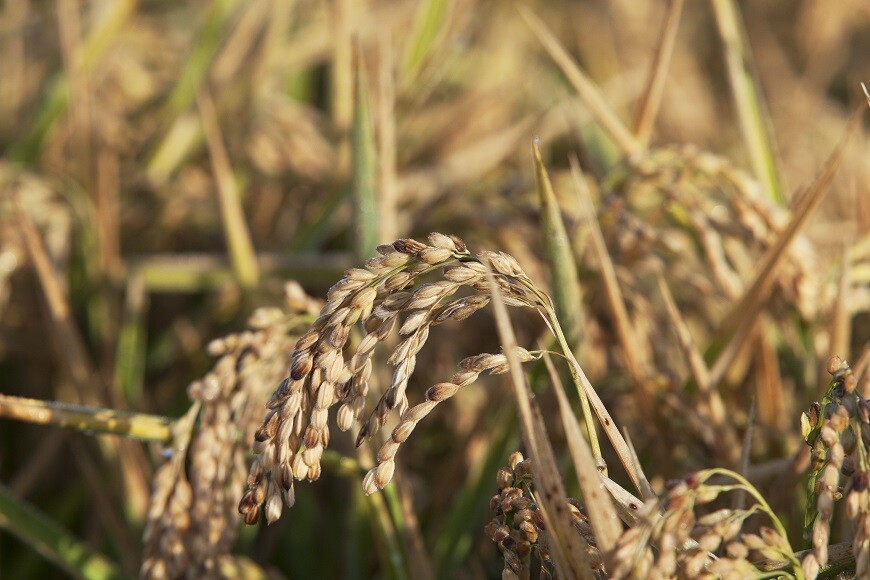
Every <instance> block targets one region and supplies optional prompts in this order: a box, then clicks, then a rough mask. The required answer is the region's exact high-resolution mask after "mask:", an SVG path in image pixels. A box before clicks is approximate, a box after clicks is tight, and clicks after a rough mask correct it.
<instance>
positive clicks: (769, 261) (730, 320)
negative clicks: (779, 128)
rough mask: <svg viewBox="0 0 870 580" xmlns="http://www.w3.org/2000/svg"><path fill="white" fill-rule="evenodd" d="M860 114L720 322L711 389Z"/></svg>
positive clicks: (748, 327)
mask: <svg viewBox="0 0 870 580" xmlns="http://www.w3.org/2000/svg"><path fill="white" fill-rule="evenodd" d="M861 113H863V111H858V112H856V113H855V115H853V116H852V120H851V122H850V123H849V127H848V129H847V130H846V134H845V135H844V137H843V139H841V141H840V143H839V144H838V145H837V147H836V149H834V151H833V152H832V153H831V155H830V156H829V157H828V159H827V161H825V163H824V165H823V166H822V169H821V172H820V173H819V175H818V176H817V177H816V179H815V180H814V181H813V183H812V184H811V185H810V186H809V188H807V190H806V191H805V192H804V193H803V194H802V195H800V196H798V197H797V199H796V200H795V202H794V208H793V209H792V215H791V219H790V220H789V222H788V224H787V225H786V226H785V228H784V229H783V230H782V232H781V233H780V235H779V237H778V238H777V239H776V241H775V242H774V243H773V245H771V246H770V248H769V249H768V250H767V252H766V253H765V255H764V256H763V257H762V259H761V261H760V262H759V264H758V268H757V269H756V273H755V277H754V278H753V281H752V284H750V285H749V287H748V288H747V289H746V291H745V292H744V294H743V297H742V298H741V299H740V300H739V301H738V302H737V303H736V304H735V305H734V307H733V308H732V310H731V312H730V313H729V315H728V316H727V317H726V318H725V320H724V321H723V323H722V326H721V328H720V330H719V333H718V340H717V341H716V342H714V344H713V346H712V350H710V349H708V353H709V354H710V355H712V356H714V357H715V361H716V362H715V363H714V364H713V367H712V368H711V370H710V384H711V386H713V387H715V386H716V385H718V384H719V382H720V381H721V380H722V378H723V377H724V376H725V373H726V372H727V370H728V368H729V367H730V366H731V364H732V363H733V362H734V359H735V358H736V357H737V355H738V354H739V352H740V350H741V348H742V346H743V344H744V342H745V341H746V340H747V339H748V338H749V335H750V331H751V330H752V328H753V326H754V325H755V322H756V320H757V318H758V315H759V313H760V312H761V309H762V307H763V306H764V302H765V301H766V300H767V298H768V297H769V295H770V291H771V289H772V288H773V284H774V282H775V281H776V274H777V272H778V271H779V266H780V265H781V263H782V260H783V258H784V257H785V255H786V250H787V249H788V247H789V245H790V244H791V242H792V240H794V238H795V237H796V236H797V235H798V233H799V232H800V231H801V230H802V229H803V227H804V226H805V225H806V223H807V220H808V219H809V217H810V216H811V215H812V213H813V212H814V211H815V209H816V208H817V207H818V206H819V204H820V203H821V201H822V199H823V198H824V196H825V194H826V193H827V190H828V185H830V183H831V181H832V180H833V178H834V175H835V174H836V172H837V168H838V167H839V166H840V161H842V158H843V151H844V150H845V148H846V145H847V143H848V142H849V139H850V138H851V137H852V135H854V134H855V132H856V131H857V129H858V127H859V126H860V121H861ZM719 345H724V346H722V347H721V351H719V349H718V346H719ZM708 356H709V355H708Z"/></svg>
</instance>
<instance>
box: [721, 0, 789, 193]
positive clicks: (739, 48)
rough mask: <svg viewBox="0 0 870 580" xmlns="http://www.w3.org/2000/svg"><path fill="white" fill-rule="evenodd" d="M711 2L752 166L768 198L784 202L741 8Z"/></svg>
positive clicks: (723, 0)
mask: <svg viewBox="0 0 870 580" xmlns="http://www.w3.org/2000/svg"><path fill="white" fill-rule="evenodd" d="M711 4H712V6H713V13H714V15H715V19H716V27H717V29H718V30H719V37H720V39H721V40H722V45H723V49H724V51H725V65H726V66H727V68H728V79H729V81H730V82H731V93H732V95H733V97H734V104H735V105H736V107H737V117H738V120H739V122H740V129H741V132H742V133H743V142H744V143H745V144H746V150H747V153H748V155H749V161H750V163H751V165H752V170H753V172H754V173H755V177H756V178H757V179H758V180H759V181H760V182H761V184H762V186H763V187H764V189H765V191H766V192H767V195H768V196H769V197H770V199H771V200H773V201H774V202H776V203H778V204H779V205H786V199H785V194H784V191H783V185H782V178H781V174H780V171H779V167H778V165H777V156H776V152H775V151H774V144H773V138H772V130H771V127H770V114H769V113H768V112H767V108H766V106H765V103H764V96H763V95H762V93H761V84H760V83H759V81H758V76H757V74H756V72H755V68H754V63H753V58H752V52H751V50H750V47H749V41H748V39H747V37H746V31H745V30H744V29H743V22H742V19H741V16H740V9H739V7H738V6H737V3H736V2H735V1H734V0H711Z"/></svg>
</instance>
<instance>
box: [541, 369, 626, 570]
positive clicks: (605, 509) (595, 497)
mask: <svg viewBox="0 0 870 580" xmlns="http://www.w3.org/2000/svg"><path fill="white" fill-rule="evenodd" d="M544 363H545V364H546V365H547V371H548V372H549V374H550V381H551V382H552V385H553V391H554V392H555V393H556V400H557V401H558V403H559V416H560V417H561V419H562V426H563V427H564V429H565V438H566V439H567V441H568V450H569V451H570V452H571V459H572V463H573V465H574V473H575V475H576V476H577V482H578V483H579V484H580V490H581V491H582V492H583V503H584V504H585V506H586V511H587V512H588V515H589V520H590V522H591V524H592V529H594V530H595V540H596V542H597V546H598V549H599V550H601V551H602V552H604V553H607V552H609V551H610V550H612V549H613V547H614V546H615V545H616V541H617V540H618V539H619V536H620V534H621V533H622V526H621V525H620V523H619V517H618V516H617V514H616V510H615V509H614V507H613V504H611V501H610V496H609V495H608V494H606V493H604V490H603V488H602V486H601V481H600V479H601V476H600V473H599V472H598V468H597V467H596V466H595V459H594V458H593V457H592V450H591V449H590V448H589V443H587V441H586V438H585V437H584V436H583V433H582V432H581V431H580V423H579V422H578V421H577V417H575V416H574V413H573V412H572V410H571V404H570V403H569V402H568V396H567V395H566V394H565V388H564V387H563V386H562V381H561V380H560V379H559V374H558V373H557V372H556V368H555V367H554V366H553V361H551V360H550V357H549V355H547V354H545V355H544Z"/></svg>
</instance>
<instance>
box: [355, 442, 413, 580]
mask: <svg viewBox="0 0 870 580" xmlns="http://www.w3.org/2000/svg"><path fill="white" fill-rule="evenodd" d="M357 456H358V457H359V460H360V462H361V463H362V464H364V465H372V464H373V463H374V461H373V460H374V456H373V454H372V451H371V449H370V447H369V446H366V445H361V446H360V447H358V448H357ZM388 491H389V492H390V494H389V495H387V493H388ZM386 498H390V501H387V499H386ZM365 504H366V506H367V507H368V509H369V520H370V521H371V523H372V527H373V528H374V532H375V537H376V538H377V539H378V540H380V542H379V544H380V545H379V548H380V550H381V554H382V558H383V562H384V567H385V568H387V571H388V572H389V573H390V574H391V576H392V577H393V578H396V579H400V580H404V579H410V578H412V577H413V576H412V575H411V569H410V567H409V565H408V561H407V555H406V554H405V550H404V549H403V547H402V541H401V540H400V539H399V534H400V531H401V525H402V521H403V520H402V515H401V510H400V509H399V508H398V507H397V506H398V503H397V502H396V499H395V492H394V491H393V490H392V489H391V488H387V489H385V490H384V493H373V494H371V495H369V496H366V502H365ZM393 508H396V509H393Z"/></svg>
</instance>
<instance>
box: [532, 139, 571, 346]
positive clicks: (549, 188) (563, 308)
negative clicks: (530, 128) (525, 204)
mask: <svg viewBox="0 0 870 580" xmlns="http://www.w3.org/2000/svg"><path fill="white" fill-rule="evenodd" d="M532 159H533V162H534V164H535V177H536V178H537V183H538V199H539V201H540V203H541V218H540V219H541V228H542V230H543V231H542V232H541V234H542V235H543V237H544V247H545V249H546V252H547V262H548V263H549V265H550V276H551V288H552V292H553V300H554V302H555V303H556V316H557V317H558V319H559V322H560V323H561V325H562V328H563V329H564V330H565V334H566V336H567V338H568V343H569V345H570V346H571V347H572V348H573V349H576V348H577V347H578V345H579V344H580V343H581V341H582V331H583V295H582V292H581V289H580V281H579V278H578V276H577V264H576V261H575V259H574V250H573V247H572V244H571V241H570V240H569V239H568V233H567V232H566V231H565V224H564V222H563V221H562V212H561V210H560V209H559V203H558V202H557V201H556V194H555V193H554V192H553V185H552V183H551V182H550V176H549V175H548V174H547V168H546V166H545V165H544V161H543V159H541V150H540V148H539V144H538V141H537V140H535V142H533V143H532Z"/></svg>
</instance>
